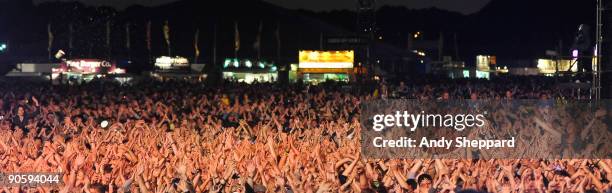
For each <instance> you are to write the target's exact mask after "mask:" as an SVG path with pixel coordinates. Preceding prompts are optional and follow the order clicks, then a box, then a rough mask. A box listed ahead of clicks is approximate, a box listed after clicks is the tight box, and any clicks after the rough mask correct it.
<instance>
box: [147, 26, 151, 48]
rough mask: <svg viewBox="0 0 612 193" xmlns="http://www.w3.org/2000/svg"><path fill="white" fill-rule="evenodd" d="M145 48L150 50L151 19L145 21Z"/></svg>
mask: <svg viewBox="0 0 612 193" xmlns="http://www.w3.org/2000/svg"><path fill="white" fill-rule="evenodd" d="M146 33H147V34H146V36H147V39H146V41H147V50H149V52H150V51H151V21H149V22H147V32H146Z"/></svg>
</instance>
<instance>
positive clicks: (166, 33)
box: [164, 20, 170, 47]
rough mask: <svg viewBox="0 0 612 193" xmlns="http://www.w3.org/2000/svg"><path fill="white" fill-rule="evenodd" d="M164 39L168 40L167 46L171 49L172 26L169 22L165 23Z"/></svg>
mask: <svg viewBox="0 0 612 193" xmlns="http://www.w3.org/2000/svg"><path fill="white" fill-rule="evenodd" d="M164 39H165V40H166V45H168V47H170V24H169V22H168V20H166V21H165V22H164Z"/></svg>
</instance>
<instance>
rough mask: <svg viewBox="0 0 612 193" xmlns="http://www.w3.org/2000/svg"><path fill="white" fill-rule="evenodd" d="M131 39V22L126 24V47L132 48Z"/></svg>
mask: <svg viewBox="0 0 612 193" xmlns="http://www.w3.org/2000/svg"><path fill="white" fill-rule="evenodd" d="M130 41H131V39H130V23H129V22H128V23H126V24H125V48H127V49H130V48H131V47H132V44H131V42H130Z"/></svg>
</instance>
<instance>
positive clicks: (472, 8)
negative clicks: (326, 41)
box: [34, 0, 490, 14]
mask: <svg viewBox="0 0 612 193" xmlns="http://www.w3.org/2000/svg"><path fill="white" fill-rule="evenodd" d="M44 1H57V0H34V2H35V3H39V2H44ZM62 1H74V0H62ZM78 1H81V2H84V3H87V4H89V5H110V6H113V7H116V8H119V9H122V8H125V7H127V6H129V5H132V4H141V5H147V6H151V5H159V4H164V3H167V2H172V1H176V0H78ZM265 1H268V2H271V3H273V4H277V5H280V6H283V7H286V8H290V9H297V8H302V9H309V10H314V11H326V10H333V9H355V7H356V5H357V4H356V0H265ZM489 1H490V0H378V4H379V6H380V5H402V6H406V7H408V8H415V9H420V8H428V7H437V8H440V9H446V10H450V11H457V12H461V13H464V14H470V13H474V12H477V11H478V10H480V8H482V7H483V6H484V5H485V4H486V3H487V2H489Z"/></svg>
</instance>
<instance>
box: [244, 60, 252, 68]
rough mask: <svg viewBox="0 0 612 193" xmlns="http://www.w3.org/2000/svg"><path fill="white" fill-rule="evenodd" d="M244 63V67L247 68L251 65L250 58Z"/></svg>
mask: <svg viewBox="0 0 612 193" xmlns="http://www.w3.org/2000/svg"><path fill="white" fill-rule="evenodd" d="M244 65H246V67H248V68H250V67H253V63H252V62H251V61H250V60H247V61H246V62H244Z"/></svg>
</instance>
